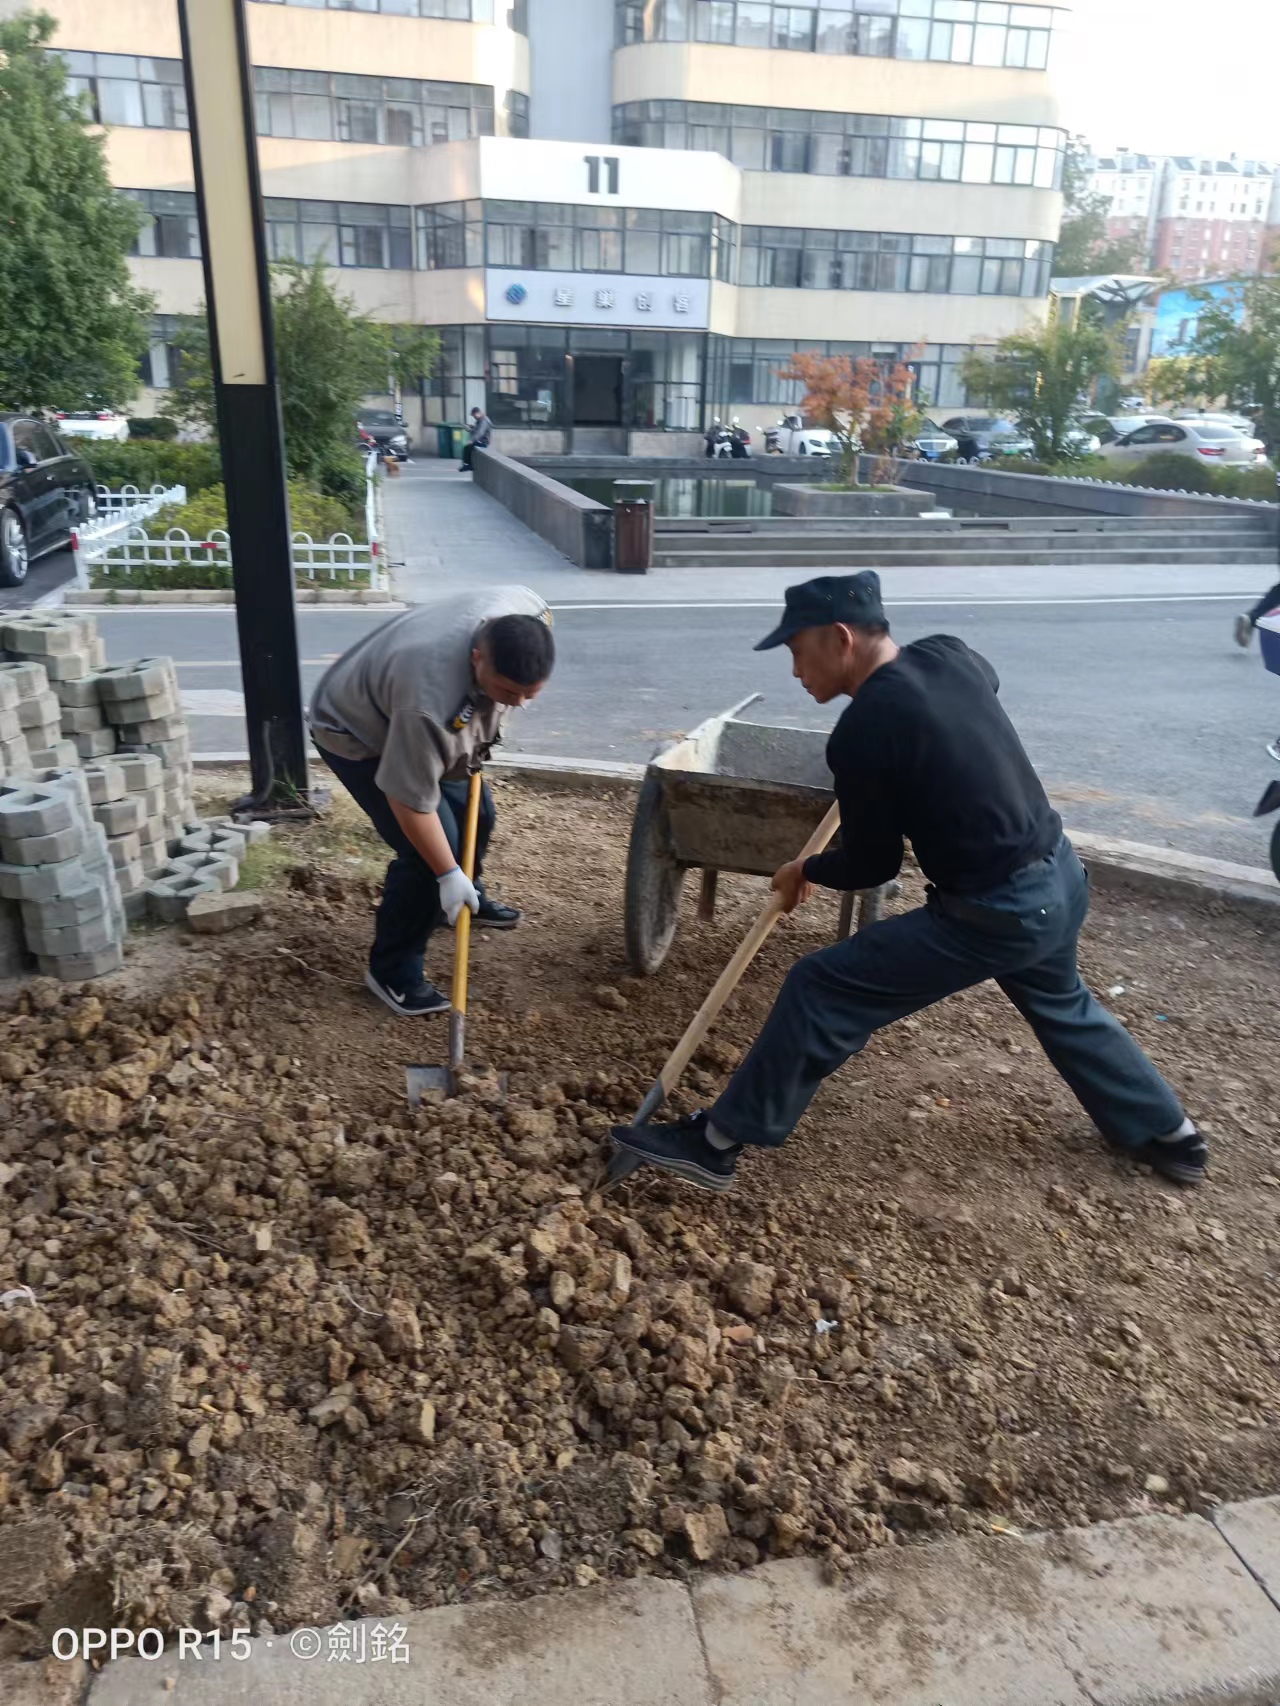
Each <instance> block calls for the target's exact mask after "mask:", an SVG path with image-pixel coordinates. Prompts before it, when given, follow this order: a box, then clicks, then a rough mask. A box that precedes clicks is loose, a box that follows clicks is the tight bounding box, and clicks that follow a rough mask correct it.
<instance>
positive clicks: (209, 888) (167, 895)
mask: <svg viewBox="0 0 1280 1706" xmlns="http://www.w3.org/2000/svg"><path fill="white" fill-rule="evenodd" d="M222 892H223V891H222V888H221V885H220V884H219V883H218V881H217V879H216V878H215V877H210V876H200V877H197V876H195V875H194V874H193V873H192V872H191V871H190V870H188V869H186V868H185V867H182V868H178V869H175V868H174V867H173V866H171V865H166V866H163V867H162V868H161V870H160V871H159V873H158V874H157V875H156V876H154V877H153V878H152V879H151V881H150V882H149V883H148V885H147V910H148V912H149V913H150V915H151V917H152V918H156V919H159V921H160V922H161V923H162V924H176V923H177V922H178V920H179V919H181V918H185V917H186V915H187V908H188V907H189V906H190V905H191V902H192V901H193V900H194V899H195V898H196V896H197V895H199V894H209V895H214V894H221V893H222Z"/></svg>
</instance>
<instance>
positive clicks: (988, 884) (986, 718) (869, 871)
mask: <svg viewBox="0 0 1280 1706" xmlns="http://www.w3.org/2000/svg"><path fill="white" fill-rule="evenodd" d="M999 686H1000V682H999V678H998V677H997V675H996V672H995V670H994V669H992V667H991V665H990V664H989V663H988V662H987V660H986V659H985V658H984V657H981V656H979V654H978V653H977V652H974V651H970V649H969V647H968V646H966V645H965V643H964V641H963V640H958V639H956V638H954V637H953V636H952V635H950V634H935V635H932V636H931V637H930V638H929V639H926V640H917V641H915V642H914V644H912V645H909V646H904V647H903V648H902V650H901V651H900V652H899V653H898V656H897V657H896V658H895V659H894V661H893V662H892V663H887V664H883V665H882V666H881V667H880V668H879V669H878V670H876V671H875V673H874V674H873V675H871V676H869V677H868V678H867V680H866V681H865V682H863V684H862V686H861V687H860V688H859V689H858V691H857V693H856V694H855V695H854V697H853V699H852V700H851V701H850V703H849V705H848V707H847V708H846V710H845V712H844V714H843V716H842V717H841V718H840V721H839V722H838V723H837V724H836V726H835V728H834V729H833V731H832V734H831V739H830V740H829V741H828V743H827V764H828V766H829V768H830V770H831V773H832V775H833V776H834V778H835V790H836V798H837V800H838V801H839V802H840V824H841V831H840V844H839V845H838V846H837V847H834V848H832V849H830V850H829V851H828V852H826V853H817V854H815V855H814V856H813V857H812V858H811V859H809V860H807V861H806V864H805V875H806V876H807V877H808V879H809V880H810V882H814V883H821V884H822V885H823V886H824V887H826V888H834V889H869V888H876V887H878V885H879V884H881V883H885V882H888V881H889V880H890V878H892V877H895V876H896V875H897V874H898V871H899V870H900V869H901V866H902V852H903V840H904V838H906V839H907V840H909V841H910V842H911V845H912V848H913V849H914V851H915V855H916V858H917V859H918V860H919V862H920V867H921V869H922V870H923V872H924V874H925V876H926V877H927V878H928V879H929V881H930V882H931V883H934V884H936V886H937V887H938V888H939V889H941V890H943V891H944V892H946V893H951V894H958V895H980V894H983V893H985V892H987V891H988V890H990V889H994V888H996V887H998V885H999V884H1000V883H1002V882H1003V881H1004V880H1005V878H1006V877H1008V876H1010V875H1011V874H1012V873H1013V872H1014V871H1016V870H1018V869H1020V868H1021V867H1022V866H1023V865H1028V864H1031V863H1032V862H1033V861H1034V860H1036V859H1041V858H1044V857H1045V855H1046V854H1048V853H1049V852H1051V851H1052V850H1053V848H1054V847H1055V846H1056V845H1057V842H1058V838H1059V837H1060V836H1061V834H1062V823H1061V820H1060V819H1059V817H1058V814H1057V813H1056V812H1055V811H1054V810H1053V808H1052V806H1050V804H1049V801H1048V798H1047V797H1046V795H1045V791H1044V789H1043V787H1042V786H1041V784H1040V779H1039V777H1038V776H1037V775H1036V773H1035V770H1034V769H1033V768H1032V765H1031V760H1030V759H1029V758H1028V757H1027V755H1026V753H1025V751H1024V750H1023V747H1022V742H1021V741H1020V740H1019V739H1018V735H1017V731H1016V730H1015V729H1014V726H1013V724H1012V723H1011V722H1010V721H1009V718H1008V717H1007V716H1006V715H1005V712H1004V707H1003V706H1002V705H1001V704H1000V701H999V699H998V698H997V697H996V694H997V692H998V690H999Z"/></svg>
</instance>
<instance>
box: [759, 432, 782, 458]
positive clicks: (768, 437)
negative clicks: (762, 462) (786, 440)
mask: <svg viewBox="0 0 1280 1706" xmlns="http://www.w3.org/2000/svg"><path fill="white" fill-rule="evenodd" d="M762 436H763V438H764V453H765V455H766V456H781V455H782V445H781V443H780V441H779V436H778V429H777V427H764V428H763V429H762Z"/></svg>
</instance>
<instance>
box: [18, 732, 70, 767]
mask: <svg viewBox="0 0 1280 1706" xmlns="http://www.w3.org/2000/svg"><path fill="white" fill-rule="evenodd" d="M57 735H58V730H57V727H56V725H55V727H54V729H53V731H52V734H51V736H50V739H49V743H48V745H47V746H43V747H41V746H37V745H36V743H35V742H34V741H31V742H30V746H31V762H32V764H33V765H34V766H35V767H36V769H37V770H70V769H72V768H74V767H75V766H77V765H78V764H79V763H80V753H79V751H78V749H77V747H76V745H75V742H74V741H69V740H59V739H58V738H57Z"/></svg>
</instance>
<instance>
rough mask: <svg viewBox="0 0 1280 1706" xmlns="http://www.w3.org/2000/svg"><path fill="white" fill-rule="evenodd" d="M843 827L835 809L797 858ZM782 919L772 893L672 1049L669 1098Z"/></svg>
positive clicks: (665, 1073)
mask: <svg viewBox="0 0 1280 1706" xmlns="http://www.w3.org/2000/svg"><path fill="white" fill-rule="evenodd" d="M839 827H840V807H839V806H832V808H831V810H830V811H829V812H828V813H827V815H826V817H824V818H823V820H822V822H821V823H820V824H819V825H818V827H817V829H815V830H814V832H813V834H812V835H811V836H810V837H809V839H808V841H806V842H805V844H804V847H803V848H802V849H801V851H800V852H799V853H798V854H797V855H796V857H797V858H799V859H808V858H810V857H811V856H812V855H813V854H814V853H821V852H822V850H823V849H824V848H825V847H826V845H827V843H828V842H829V841H830V840H831V837H832V836H833V835H834V834H835V832H836V830H837V829H839ZM781 917H782V902H781V900H780V899H779V897H778V896H777V895H776V894H772V893H771V894H770V896H769V899H768V900H767V901H766V902H765V904H764V906H763V907H762V908H761V911H760V916H759V917H758V918H757V919H756V921H755V923H754V924H753V925H752V926H751V928H750V930H748V932H747V934H746V935H745V936H744V937H743V939H742V942H741V943H740V944H739V947H738V950H737V952H736V953H735V954H734V956H733V958H732V959H731V960H730V961H729V963H728V965H727V966H726V967H725V968H724V970H723V971H722V972H721V973H720V976H719V977H718V978H717V979H716V981H715V984H714V985H713V987H712V990H711V993H710V994H709V995H708V996H707V998H706V1000H705V1001H704V1002H703V1003H702V1006H701V1007H699V1009H698V1011H697V1012H696V1013H695V1014H694V1016H693V1020H692V1022H691V1024H690V1025H689V1028H688V1030H687V1031H686V1032H685V1033H684V1035H683V1036H682V1037H681V1039H680V1041H679V1042H678V1043H677V1044H676V1046H675V1048H674V1049H672V1051H671V1055H670V1058H669V1059H668V1061H667V1064H666V1065H665V1066H664V1067H663V1069H662V1072H661V1074H660V1075H659V1079H658V1082H659V1083H660V1084H661V1085H662V1089H663V1093H664V1095H667V1096H669V1095H670V1094H671V1092H672V1091H673V1090H674V1089H675V1087H676V1085H677V1083H679V1081H680V1075H681V1074H682V1073H683V1071H684V1069H685V1067H686V1066H688V1064H689V1062H690V1061H691V1060H692V1059H693V1056H694V1055H695V1053H696V1052H697V1049H698V1045H699V1044H700V1043H701V1042H702V1039H703V1038H704V1037H705V1036H706V1034H707V1032H708V1031H709V1030H710V1029H711V1026H712V1025H713V1024H714V1022H715V1019H716V1016H717V1015H718V1013H719V1012H720V1009H721V1008H722V1007H723V1006H724V1004H725V1002H726V1001H727V1000H728V999H729V997H730V996H731V995H732V994H733V992H734V990H735V989H736V988H737V986H738V984H739V982H740V981H741V979H742V974H743V972H745V971H746V969H747V967H748V966H749V965H750V964H751V962H752V960H753V959H755V957H756V955H757V954H758V953H759V952H760V950H761V948H762V947H763V946H764V944H765V942H766V940H767V939H768V936H769V933H770V931H771V930H772V929H773V927H774V925H775V924H776V923H777V922H778V920H779V918H781Z"/></svg>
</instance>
